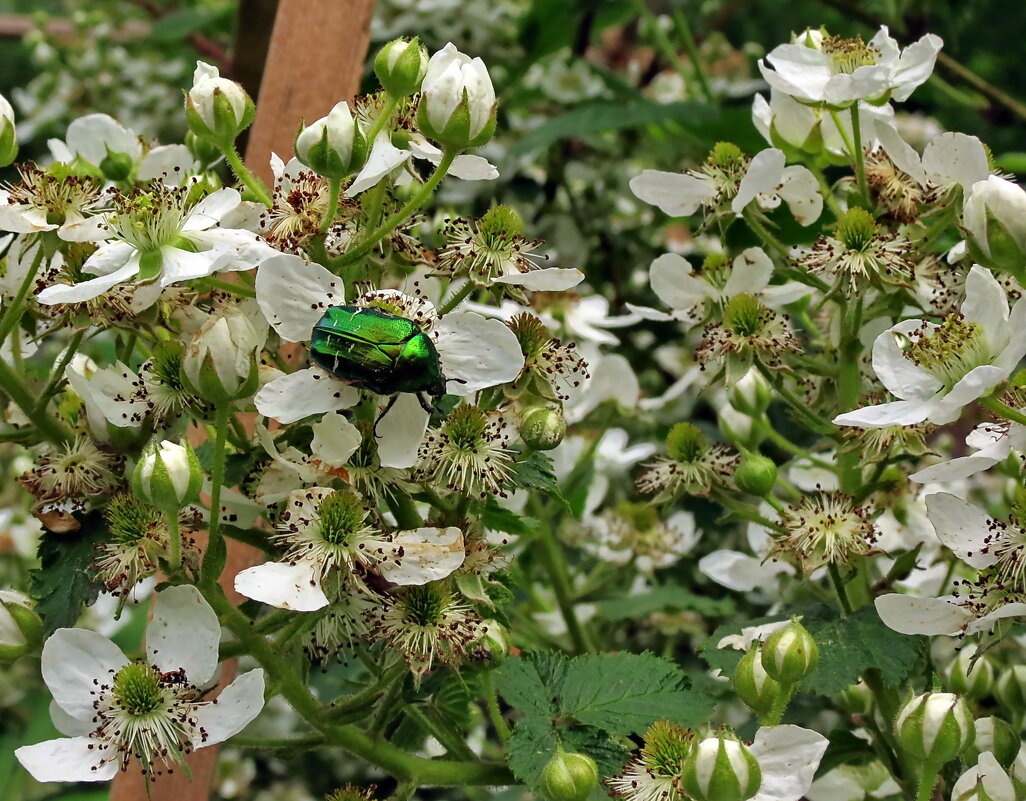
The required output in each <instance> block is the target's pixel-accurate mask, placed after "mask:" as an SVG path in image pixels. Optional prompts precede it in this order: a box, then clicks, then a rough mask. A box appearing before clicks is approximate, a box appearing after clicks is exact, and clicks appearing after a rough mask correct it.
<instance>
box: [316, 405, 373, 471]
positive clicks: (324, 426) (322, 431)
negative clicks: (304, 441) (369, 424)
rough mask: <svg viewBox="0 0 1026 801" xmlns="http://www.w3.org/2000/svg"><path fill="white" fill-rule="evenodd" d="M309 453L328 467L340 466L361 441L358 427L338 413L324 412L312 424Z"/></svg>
mask: <svg viewBox="0 0 1026 801" xmlns="http://www.w3.org/2000/svg"><path fill="white" fill-rule="evenodd" d="M310 430H311V431H313V441H312V442H311V443H310V454H311V456H313V457H314V458H315V459H317V460H318V461H319V462H321V463H322V464H325V465H327V466H329V467H342V466H343V465H344V464H345V463H346V462H348V461H349V457H350V456H352V455H353V454H354V453H356V450H357V448H359V447H360V443H361V442H362V441H363V436H362V435H361V434H360V429H358V428H357V427H356V426H354V425H353V424H352V423H350V422H349V421H348V420H347V419H346V418H345V417H343V416H342V415H340V414H326V415H324V417H322V418H321V419H320V420H318V421H317V422H316V423H314V424H313V425H312V426H310Z"/></svg>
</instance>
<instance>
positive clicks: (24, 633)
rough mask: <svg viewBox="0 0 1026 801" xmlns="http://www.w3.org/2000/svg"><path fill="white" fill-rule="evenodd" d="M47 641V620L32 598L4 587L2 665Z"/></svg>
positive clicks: (0, 623)
mask: <svg viewBox="0 0 1026 801" xmlns="http://www.w3.org/2000/svg"><path fill="white" fill-rule="evenodd" d="M42 641H43V621H42V620H41V619H40V618H39V615H38V614H37V613H36V610H35V609H34V608H33V606H32V600H31V599H30V598H29V597H28V596H27V595H23V594H22V593H20V592H15V591H14V590H0V665H11V664H14V663H15V662H17V661H18V659H20V658H21V657H22V656H23V655H24V654H25V653H27V652H28V651H29V650H30V649H34V648H36V647H38V646H39V645H40V644H41V643H42Z"/></svg>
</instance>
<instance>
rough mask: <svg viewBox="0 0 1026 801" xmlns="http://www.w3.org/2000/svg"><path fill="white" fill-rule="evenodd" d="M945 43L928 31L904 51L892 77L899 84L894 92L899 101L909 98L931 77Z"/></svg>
mask: <svg viewBox="0 0 1026 801" xmlns="http://www.w3.org/2000/svg"><path fill="white" fill-rule="evenodd" d="M943 44H944V41H943V40H942V39H941V38H940V37H939V36H937V35H935V34H932V33H928V34H926V35H925V36H924V37H922V38H921V39H920V40H919V41H918V42H913V43H912V44H910V45H909V46H908V47H906V48H905V49H904V50H903V51H902V53H901V58H899V59H898V68H897V69H896V70H895V71H894V76H893V78H892V80H893V81H894V83H895V84H897V88H895V90H894V94H893V97H894V99H895V100H897V101H898V102H899V103H903V102H904V101H906V100H908V98H909V95H911V94H912V91H913V90H914V89H915V88H916V87H917V86H919V85H920V84H921V83H923V82H924V81H926V79H927V78H929V77H930V75H931V74H932V73H933V66H934V63H935V62H936V61H937V53H939V52H940V49H941V46H942V45H943Z"/></svg>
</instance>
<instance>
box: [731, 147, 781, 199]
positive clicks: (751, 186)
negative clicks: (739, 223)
mask: <svg viewBox="0 0 1026 801" xmlns="http://www.w3.org/2000/svg"><path fill="white" fill-rule="evenodd" d="M785 162H786V157H785V156H784V151H783V150H777V149H776V148H775V147H768V148H766V149H765V150H763V151H761V152H760V153H756V154H755V155H754V156H753V157H752V161H751V163H750V164H749V165H748V171H747V172H746V173H745V177H744V178H742V179H741V183H740V184H739V185H738V187H737V194H736V195H735V196H734V200H733V201H731V204H730V207H731V208H732V209H733V210H734V213H735V214H740V213H741V212H742V211H744V209H745V206H747V205H748V204H749V203H751V202H752V201H753V200H755V198H756V197H757V196H759V195H762V194H776V187H777V184H779V183H780V178H781V176H782V175H783V174H784V163H785Z"/></svg>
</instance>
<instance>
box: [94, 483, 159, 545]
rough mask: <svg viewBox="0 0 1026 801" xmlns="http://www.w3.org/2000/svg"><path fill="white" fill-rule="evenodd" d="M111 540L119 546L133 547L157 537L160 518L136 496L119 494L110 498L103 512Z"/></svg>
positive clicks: (155, 511) (154, 510)
mask: <svg viewBox="0 0 1026 801" xmlns="http://www.w3.org/2000/svg"><path fill="white" fill-rule="evenodd" d="M104 517H106V519H107V526H108V528H109V530H110V535H111V538H112V539H113V540H114V542H117V543H119V544H121V545H135V544H137V543H140V542H143V541H144V540H146V539H150V538H153V537H154V536H155V535H156V536H159V532H160V531H161V529H162V523H163V520H162V517H161V515H160V514H159V513H158V512H157V510H156V509H154V508H153V507H152V506H148V505H147V504H145V503H143V502H142V501H141V500H139V499H138V498H137V497H136V496H134V495H130V494H129V493H121V494H119V495H115V496H114V497H113V498H111V500H110V503H109V504H108V505H107V509H106V510H105V511H104Z"/></svg>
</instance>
